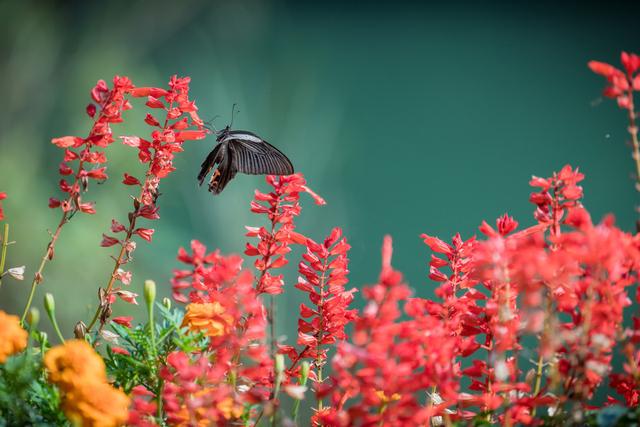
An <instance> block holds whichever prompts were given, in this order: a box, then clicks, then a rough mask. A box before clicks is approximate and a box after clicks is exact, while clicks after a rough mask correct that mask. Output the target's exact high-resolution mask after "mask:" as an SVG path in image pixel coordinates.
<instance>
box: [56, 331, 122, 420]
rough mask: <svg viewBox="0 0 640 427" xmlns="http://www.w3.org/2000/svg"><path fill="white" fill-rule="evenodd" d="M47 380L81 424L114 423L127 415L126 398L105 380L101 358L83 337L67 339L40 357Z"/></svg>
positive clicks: (67, 411) (69, 413)
mask: <svg viewBox="0 0 640 427" xmlns="http://www.w3.org/2000/svg"><path fill="white" fill-rule="evenodd" d="M44 364H45V366H46V368H47V371H48V375H49V381H51V382H52V383H53V384H55V385H56V386H57V387H58V388H59V389H60V391H61V392H62V410H63V411H64V413H65V415H66V416H67V417H68V418H69V420H71V422H73V423H75V424H78V425H83V426H95V427H101V426H104V427H106V426H118V425H121V424H122V423H124V422H125V421H126V420H127V417H128V406H129V398H128V397H127V395H125V394H124V393H123V392H122V391H120V390H118V389H115V388H113V387H112V386H111V385H110V384H109V383H108V382H107V377H106V373H105V366H104V362H103V361H102V358H101V357H100V356H99V355H98V354H97V353H96V352H95V351H94V350H93V348H92V347H91V345H89V344H88V343H87V342H86V341H83V340H71V341H67V342H66V343H65V344H63V345H61V346H58V347H54V348H52V349H51V350H49V351H48V352H47V353H46V354H45V357H44Z"/></svg>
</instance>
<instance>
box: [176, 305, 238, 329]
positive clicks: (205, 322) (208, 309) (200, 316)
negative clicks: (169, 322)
mask: <svg viewBox="0 0 640 427" xmlns="http://www.w3.org/2000/svg"><path fill="white" fill-rule="evenodd" d="M232 323H233V318H232V317H231V316H229V315H228V314H225V309H224V307H223V306H222V305H221V304H220V303H219V302H217V301H214V302H207V303H191V304H189V305H187V312H186V314H185V315H184V319H183V320H182V326H187V327H189V329H191V330H192V331H197V332H200V331H202V332H204V333H205V334H206V335H207V336H210V337H219V336H221V335H224V334H225V333H226V331H227V329H228V328H229V327H230V326H231V324H232Z"/></svg>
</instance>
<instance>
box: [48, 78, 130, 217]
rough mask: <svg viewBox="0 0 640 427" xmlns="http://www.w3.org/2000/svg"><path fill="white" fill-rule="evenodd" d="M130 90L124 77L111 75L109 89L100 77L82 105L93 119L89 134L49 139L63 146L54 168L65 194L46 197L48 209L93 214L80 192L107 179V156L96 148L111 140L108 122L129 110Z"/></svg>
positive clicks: (117, 118)
mask: <svg viewBox="0 0 640 427" xmlns="http://www.w3.org/2000/svg"><path fill="white" fill-rule="evenodd" d="M131 89H133V84H132V83H131V80H129V79H128V78H127V77H120V76H115V77H114V78H113V87H112V88H111V89H109V87H108V85H107V83H106V82H105V81H104V80H100V81H99V82H98V83H97V84H96V86H95V87H94V88H93V89H92V90H91V98H92V100H93V102H94V103H91V104H89V105H88V106H87V108H86V111H87V115H88V116H89V117H90V118H92V119H93V120H94V123H93V126H92V127H91V130H90V131H89V135H88V136H87V137H85V138H83V137H79V136H63V137H59V138H54V139H52V140H51V142H52V143H53V144H54V145H56V146H57V147H59V148H62V149H64V159H63V161H62V163H60V167H59V168H58V171H59V173H60V175H61V179H60V183H59V187H60V191H62V192H63V193H65V194H66V196H65V198H64V199H62V200H59V199H56V198H51V199H49V207H50V208H61V209H62V211H63V212H64V213H65V214H67V213H73V212H76V211H80V212H84V213H88V214H93V213H95V209H94V207H93V204H92V203H89V202H83V201H82V196H81V194H82V192H84V191H86V190H87V189H88V187H89V182H90V180H95V181H104V180H105V179H107V175H106V173H105V171H106V167H105V166H101V165H102V164H104V163H106V162H107V157H106V155H105V153H104V151H100V150H99V149H100V148H102V149H104V148H106V147H108V146H109V145H110V144H112V143H113V142H114V138H113V131H112V129H111V125H112V124H114V123H120V122H122V112H123V111H125V110H129V109H131V104H130V103H129V101H127V100H126V97H125V95H126V94H127V93H128V92H129V91H130V90H131ZM96 148H98V150H96ZM72 163H77V165H76V167H75V168H73V167H71V166H70V164H72ZM69 179H70V181H69Z"/></svg>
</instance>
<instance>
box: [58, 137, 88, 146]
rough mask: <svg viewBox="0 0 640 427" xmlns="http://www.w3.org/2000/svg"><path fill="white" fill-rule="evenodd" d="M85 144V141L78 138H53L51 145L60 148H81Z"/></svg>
mask: <svg viewBox="0 0 640 427" xmlns="http://www.w3.org/2000/svg"><path fill="white" fill-rule="evenodd" d="M83 142H84V139H82V138H79V137H77V136H62V137H60V138H53V139H52V140H51V143H52V144H53V145H56V146H58V147H60V148H69V147H79V146H80V145H82V143H83Z"/></svg>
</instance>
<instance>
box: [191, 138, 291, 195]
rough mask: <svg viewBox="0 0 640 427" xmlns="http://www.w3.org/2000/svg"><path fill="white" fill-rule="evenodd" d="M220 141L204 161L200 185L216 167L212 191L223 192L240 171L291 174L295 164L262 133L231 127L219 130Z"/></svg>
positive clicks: (217, 139)
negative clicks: (259, 134) (262, 135)
mask: <svg viewBox="0 0 640 427" xmlns="http://www.w3.org/2000/svg"><path fill="white" fill-rule="evenodd" d="M216 141H217V142H218V144H217V145H216V146H215V147H214V149H213V151H211V153H209V155H208V156H207V158H206V159H205V160H204V162H203V163H202V168H201V169H200V174H199V175H198V181H199V182H200V185H202V184H203V183H204V180H205V178H206V177H207V175H209V173H210V172H211V170H212V169H213V168H216V169H215V170H214V172H213V174H212V175H211V178H210V180H209V191H210V192H212V193H213V194H220V192H222V190H224V188H225V187H226V186H227V184H228V183H229V181H231V180H232V179H233V178H234V177H235V176H236V174H237V173H238V172H241V173H245V174H249V175H291V174H292V173H293V165H292V164H291V161H290V160H289V159H288V158H287V156H285V155H284V154H283V153H282V152H281V151H280V150H278V149H277V148H276V147H274V146H273V145H271V144H269V143H268V142H267V141H265V140H264V139H262V138H261V137H259V136H258V135H256V134H254V133H252V132H248V131H243V130H231V128H230V127H229V126H227V127H225V128H224V129H222V130H220V131H219V132H217V137H216Z"/></svg>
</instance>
